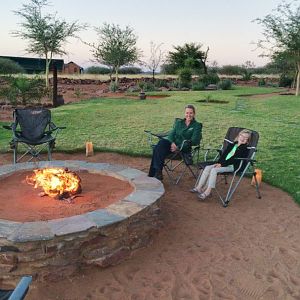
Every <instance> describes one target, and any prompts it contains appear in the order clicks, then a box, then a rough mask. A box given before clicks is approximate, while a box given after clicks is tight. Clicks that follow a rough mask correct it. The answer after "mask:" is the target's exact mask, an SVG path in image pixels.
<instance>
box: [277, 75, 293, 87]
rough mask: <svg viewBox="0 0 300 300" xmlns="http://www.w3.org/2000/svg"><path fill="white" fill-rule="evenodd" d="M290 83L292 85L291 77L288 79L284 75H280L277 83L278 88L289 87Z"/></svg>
mask: <svg viewBox="0 0 300 300" xmlns="http://www.w3.org/2000/svg"><path fill="white" fill-rule="evenodd" d="M292 83H293V78H292V77H289V76H287V75H285V74H282V75H281V76H280V78H279V83H278V85H279V86H280V87H291V86H292Z"/></svg>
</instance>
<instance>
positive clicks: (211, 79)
mask: <svg viewBox="0 0 300 300" xmlns="http://www.w3.org/2000/svg"><path fill="white" fill-rule="evenodd" d="M198 81H200V82H202V83H203V84H204V85H205V86H208V85H209V84H217V83H218V82H219V81H220V78H219V76H218V75H217V74H216V73H210V74H203V75H201V76H200V77H199V79H198Z"/></svg>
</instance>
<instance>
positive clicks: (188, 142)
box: [179, 140, 192, 151]
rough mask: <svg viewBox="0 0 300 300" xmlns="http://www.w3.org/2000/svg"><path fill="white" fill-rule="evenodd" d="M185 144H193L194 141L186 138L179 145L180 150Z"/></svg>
mask: <svg viewBox="0 0 300 300" xmlns="http://www.w3.org/2000/svg"><path fill="white" fill-rule="evenodd" d="M185 145H188V146H192V141H191V140H184V141H183V142H182V144H181V146H180V147H179V151H182V149H183V147H184V146H185Z"/></svg>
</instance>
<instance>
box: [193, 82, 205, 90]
mask: <svg viewBox="0 0 300 300" xmlns="http://www.w3.org/2000/svg"><path fill="white" fill-rule="evenodd" d="M192 90H193V91H203V90H205V84H204V83H203V82H202V81H197V82H195V83H193V84H192Z"/></svg>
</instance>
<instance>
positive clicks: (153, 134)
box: [144, 130, 169, 139]
mask: <svg viewBox="0 0 300 300" xmlns="http://www.w3.org/2000/svg"><path fill="white" fill-rule="evenodd" d="M144 132H145V133H147V134H149V135H152V136H155V137H157V138H159V139H162V138H164V137H166V136H168V134H169V132H160V133H153V132H151V131H150V130H144Z"/></svg>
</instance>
